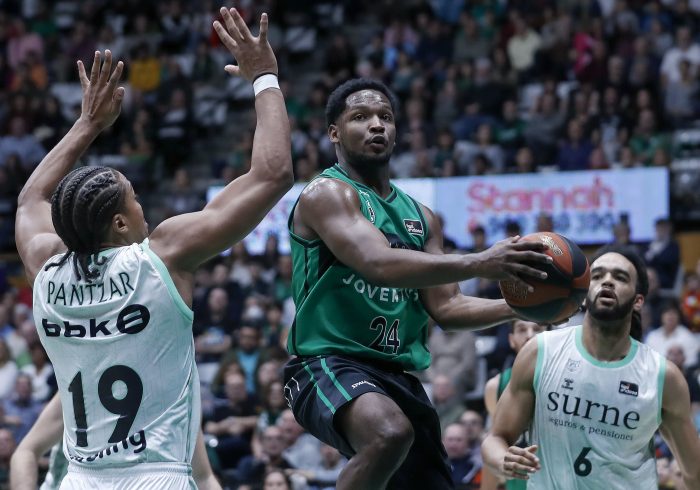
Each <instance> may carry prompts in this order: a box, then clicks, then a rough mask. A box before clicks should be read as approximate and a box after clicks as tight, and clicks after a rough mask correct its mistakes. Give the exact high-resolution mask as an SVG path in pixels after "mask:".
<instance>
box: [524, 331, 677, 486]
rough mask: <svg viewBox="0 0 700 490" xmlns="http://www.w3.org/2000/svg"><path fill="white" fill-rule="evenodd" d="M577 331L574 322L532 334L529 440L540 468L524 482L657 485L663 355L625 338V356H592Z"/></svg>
mask: <svg viewBox="0 0 700 490" xmlns="http://www.w3.org/2000/svg"><path fill="white" fill-rule="evenodd" d="M582 333H583V327H582V326H578V327H571V328H565V329H560V330H554V331H551V332H543V333H541V334H539V335H537V364H536V368H535V376H534V391H535V414H534V418H533V423H532V431H531V437H532V441H531V442H532V444H537V445H538V446H539V449H538V453H537V455H538V457H539V458H540V462H541V465H542V469H541V470H540V471H538V472H536V473H534V474H533V475H531V476H530V480H529V481H528V486H527V488H528V489H537V490H540V489H542V490H543V489H553V488H557V489H566V490H584V489H585V490H601V489H606V490H623V489H624V490H628V489H630V488H634V489H636V490H652V489H653V490H656V489H657V488H658V484H657V475H656V461H655V459H654V451H653V438H654V433H655V432H656V430H657V429H658V428H659V425H660V424H661V405H662V397H663V383H664V376H665V372H666V360H665V359H664V358H663V357H662V356H661V355H659V354H658V353H656V352H655V351H653V350H652V349H650V348H649V347H647V346H646V345H644V344H640V343H639V342H637V341H636V340H634V339H631V342H632V346H631V348H630V351H629V353H628V354H627V355H626V356H625V358H624V359H622V360H619V361H614V362H602V361H598V360H597V359H595V358H594V357H593V356H591V355H590V354H589V353H588V352H587V351H586V349H585V347H584V345H583V341H582Z"/></svg>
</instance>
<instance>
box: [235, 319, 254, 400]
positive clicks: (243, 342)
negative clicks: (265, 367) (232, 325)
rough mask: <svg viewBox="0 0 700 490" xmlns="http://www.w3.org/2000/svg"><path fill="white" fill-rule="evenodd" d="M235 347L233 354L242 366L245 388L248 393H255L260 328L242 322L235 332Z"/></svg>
mask: <svg viewBox="0 0 700 490" xmlns="http://www.w3.org/2000/svg"><path fill="white" fill-rule="evenodd" d="M235 336H236V345H237V347H236V348H235V349H234V351H233V355H234V356H235V357H236V359H237V360H238V363H239V364H240V365H241V368H243V373H244V374H245V380H246V390H248V393H249V394H251V395H252V394H255V392H256V389H255V388H256V385H255V372H256V371H257V369H258V365H259V364H260V356H261V349H260V347H261V346H260V329H259V328H258V327H256V326H252V325H247V324H243V325H242V326H241V327H240V328H239V329H237V330H236V332H235Z"/></svg>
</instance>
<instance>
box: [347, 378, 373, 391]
mask: <svg viewBox="0 0 700 490" xmlns="http://www.w3.org/2000/svg"><path fill="white" fill-rule="evenodd" d="M360 385H370V386H374V387H375V388H376V387H377V385H375V384H374V383H370V382H369V381H367V380H363V381H358V382H357V383H353V384H352V389H353V390H354V389H355V388H357V387H358V386H360Z"/></svg>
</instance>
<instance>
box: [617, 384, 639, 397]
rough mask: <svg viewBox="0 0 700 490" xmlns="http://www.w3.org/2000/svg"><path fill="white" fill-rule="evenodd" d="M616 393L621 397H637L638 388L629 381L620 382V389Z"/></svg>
mask: <svg viewBox="0 0 700 490" xmlns="http://www.w3.org/2000/svg"><path fill="white" fill-rule="evenodd" d="M618 391H619V392H620V393H622V394H623V395H630V396H639V386H638V385H637V384H635V383H630V382H629V381H620V389H619V390H618Z"/></svg>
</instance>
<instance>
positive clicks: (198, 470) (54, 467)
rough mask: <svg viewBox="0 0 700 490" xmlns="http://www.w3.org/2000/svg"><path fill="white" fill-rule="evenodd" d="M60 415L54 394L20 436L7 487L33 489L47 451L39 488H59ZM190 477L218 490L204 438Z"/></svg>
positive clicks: (63, 466) (62, 464) (62, 461)
mask: <svg viewBox="0 0 700 490" xmlns="http://www.w3.org/2000/svg"><path fill="white" fill-rule="evenodd" d="M62 436H63V416H62V413H61V400H60V398H59V396H58V395H55V396H54V397H53V398H52V399H51V401H50V402H49V403H48V404H47V405H46V407H44V410H42V412H41V414H40V415H39V418H38V419H37V421H36V422H35V423H34V425H33V426H32V428H31V430H30V431H29V433H28V434H27V435H26V436H25V437H24V439H22V441H21V442H20V443H19V445H18V446H17V449H16V450H15V452H14V453H13V454H12V462H11V473H10V488H11V489H12V490H24V489H26V490H36V488H37V481H38V473H39V471H38V470H39V459H40V458H41V457H42V456H43V455H44V454H46V452H47V451H49V448H50V451H51V453H50V456H49V468H48V470H47V471H46V477H45V478H44V482H43V483H42V484H41V486H40V487H39V490H58V489H59V488H60V486H61V482H62V481H63V478H64V477H65V476H66V473H67V472H68V461H67V460H66V458H65V456H64V454H63V449H62V447H61V446H62V439H63V437H62ZM192 477H193V478H194V481H195V484H196V485H197V488H198V490H221V485H220V484H219V482H218V481H217V480H216V477H215V476H214V473H213V472H212V469H211V465H210V464H209V459H208V458H207V452H206V449H205V447H204V440H203V438H202V436H201V434H200V435H199V437H198V438H197V444H196V448H195V452H194V456H193V458H192Z"/></svg>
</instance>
